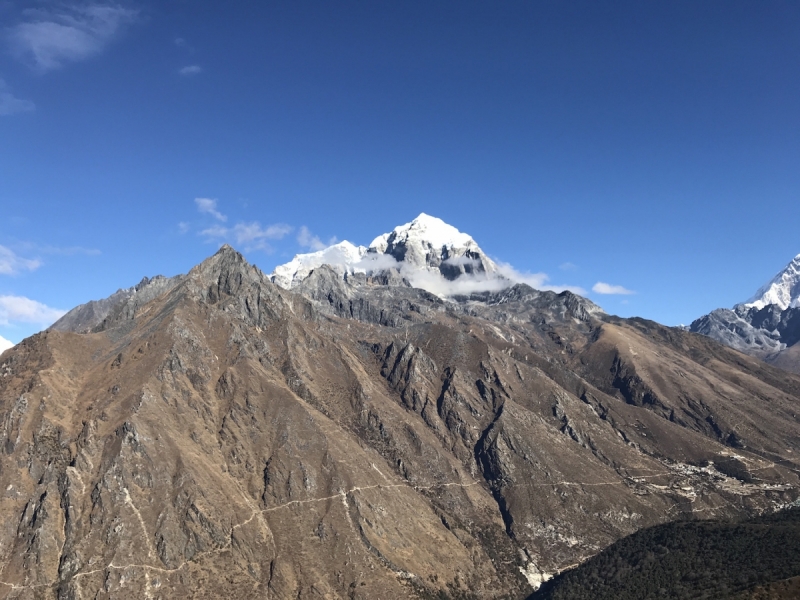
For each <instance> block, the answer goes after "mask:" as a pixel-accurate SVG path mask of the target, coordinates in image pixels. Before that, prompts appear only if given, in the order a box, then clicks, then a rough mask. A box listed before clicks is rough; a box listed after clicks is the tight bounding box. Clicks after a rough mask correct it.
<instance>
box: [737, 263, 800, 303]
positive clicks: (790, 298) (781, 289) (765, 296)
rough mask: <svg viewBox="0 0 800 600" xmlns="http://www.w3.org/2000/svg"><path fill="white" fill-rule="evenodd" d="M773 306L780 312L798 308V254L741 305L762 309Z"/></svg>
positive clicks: (799, 270) (799, 278)
mask: <svg viewBox="0 0 800 600" xmlns="http://www.w3.org/2000/svg"><path fill="white" fill-rule="evenodd" d="M770 304H775V305H777V306H779V307H780V309H781V310H786V309H787V308H796V307H798V306H800V254H798V255H797V256H795V257H794V259H793V260H792V262H790V263H789V264H788V265H786V267H785V268H784V269H783V270H782V271H781V272H780V273H778V274H777V275H775V277H773V278H772V279H771V280H770V281H769V283H767V284H766V285H764V286H762V287H761V288H759V290H758V291H757V292H756V293H755V295H754V296H753V297H752V298H750V299H749V300H748V301H747V302H744V303H743V305H744V306H746V307H747V308H750V307H755V308H757V309H759V310H760V309H762V308H764V307H765V306H768V305H770Z"/></svg>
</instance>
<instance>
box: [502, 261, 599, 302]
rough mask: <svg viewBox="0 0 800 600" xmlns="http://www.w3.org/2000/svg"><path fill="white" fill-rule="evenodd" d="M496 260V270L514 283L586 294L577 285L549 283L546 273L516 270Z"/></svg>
mask: <svg viewBox="0 0 800 600" xmlns="http://www.w3.org/2000/svg"><path fill="white" fill-rule="evenodd" d="M496 262H497V271H498V272H499V273H500V275H502V276H503V277H506V278H507V279H510V280H511V281H513V282H514V283H525V284H527V285H529V286H531V287H532V288H534V289H536V290H541V291H547V292H556V293H561V292H564V291H569V292H572V293H573V294H579V295H581V296H585V295H586V290H585V289H583V288H582V287H580V286H578V285H555V284H550V283H548V281H550V276H549V275H547V273H527V272H522V271H518V270H517V269H515V268H514V267H512V266H511V265H510V264H508V263H504V262H500V261H496Z"/></svg>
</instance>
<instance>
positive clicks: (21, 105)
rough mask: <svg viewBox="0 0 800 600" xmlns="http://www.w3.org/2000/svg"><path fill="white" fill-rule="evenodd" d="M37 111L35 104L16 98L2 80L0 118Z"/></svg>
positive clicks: (0, 84) (0, 83)
mask: <svg viewBox="0 0 800 600" xmlns="http://www.w3.org/2000/svg"><path fill="white" fill-rule="evenodd" d="M35 109H36V105H35V104H34V103H33V102H31V101H30V100H23V99H21V98H17V97H16V96H14V94H12V93H11V90H9V89H8V86H7V85H6V82H5V81H3V80H2V79H0V116H3V117H6V116H8V115H15V114H17V113H24V112H31V111H32V110H35Z"/></svg>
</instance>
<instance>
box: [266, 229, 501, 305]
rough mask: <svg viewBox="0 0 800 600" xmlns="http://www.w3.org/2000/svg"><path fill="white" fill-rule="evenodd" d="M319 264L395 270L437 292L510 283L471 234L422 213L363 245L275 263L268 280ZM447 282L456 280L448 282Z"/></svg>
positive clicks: (285, 283)
mask: <svg viewBox="0 0 800 600" xmlns="http://www.w3.org/2000/svg"><path fill="white" fill-rule="evenodd" d="M323 264H326V265H329V266H331V267H332V268H333V269H334V270H336V271H337V272H339V273H340V274H341V275H345V274H346V273H365V274H370V273H376V272H380V271H385V270H387V269H396V270H397V271H399V272H400V274H401V275H402V276H403V277H404V278H405V279H406V280H407V281H409V282H410V283H411V284H412V285H413V286H415V287H421V288H424V289H427V290H428V291H430V292H433V293H435V294H439V295H442V296H447V295H450V294H453V293H468V292H469V291H474V289H477V288H480V289H492V290H497V289H502V288H504V287H508V286H509V285H511V282H510V281H509V280H508V279H506V278H505V277H503V276H502V275H500V274H499V272H498V268H497V266H496V265H495V264H494V262H492V260H491V259H490V258H489V257H488V256H486V255H485V254H484V253H483V251H482V250H481V249H480V246H478V244H477V243H476V242H475V240H473V239H472V237H470V236H469V235H467V234H466V233H461V232H460V231H459V230H458V229H456V228H455V227H453V226H452V225H448V224H447V223H445V222H444V221H442V220H441V219H437V218H436V217H432V216H430V215H426V214H425V213H422V214H420V215H419V216H418V217H417V218H416V219H414V220H413V221H411V222H410V223H406V224H405V225H400V226H398V227H395V228H394V230H392V231H391V232H389V233H384V234H383V235H379V236H378V237H376V238H375V239H374V240H373V241H372V243H371V244H370V245H369V247H364V246H356V245H354V244H352V243H350V242H347V241H345V242H340V243H339V244H336V245H334V246H331V247H329V248H326V249H325V250H321V251H319V252H311V253H309V254H298V255H297V256H295V257H294V259H292V260H291V261H290V262H288V263H286V264H284V265H281V266H279V267H277V268H276V269H275V270H274V271H273V273H272V276H271V279H272V281H273V283H276V284H277V285H280V286H281V287H284V288H287V289H289V288H292V287H294V286H296V285H298V284H299V283H300V282H301V281H303V280H304V279H305V278H306V277H308V275H309V274H310V273H311V272H312V271H313V270H314V269H316V268H318V267H320V266H321V265H323ZM453 282H456V283H457V285H451V284H452V283H453ZM476 286H477V288H476Z"/></svg>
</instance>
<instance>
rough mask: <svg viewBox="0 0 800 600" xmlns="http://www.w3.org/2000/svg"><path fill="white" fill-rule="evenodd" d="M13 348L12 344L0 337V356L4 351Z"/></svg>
mask: <svg viewBox="0 0 800 600" xmlns="http://www.w3.org/2000/svg"><path fill="white" fill-rule="evenodd" d="M13 347H14V344H13V343H12V342H9V341H8V340H7V339H6V338H4V337H3V336H0V354H2V353H3V352H5V351H6V350H8V349H9V348H13Z"/></svg>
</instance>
